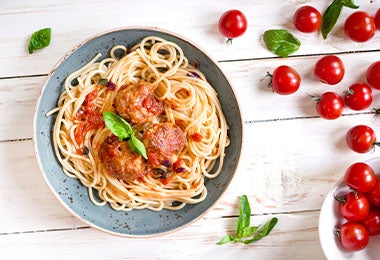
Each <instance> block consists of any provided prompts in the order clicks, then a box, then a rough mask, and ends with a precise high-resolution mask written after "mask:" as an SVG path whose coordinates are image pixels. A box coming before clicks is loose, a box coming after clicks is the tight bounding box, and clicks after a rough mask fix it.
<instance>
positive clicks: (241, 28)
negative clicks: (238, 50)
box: [218, 10, 248, 44]
mask: <svg viewBox="0 0 380 260" xmlns="http://www.w3.org/2000/svg"><path fill="white" fill-rule="evenodd" d="M218 27H219V32H220V33H221V34H222V35H223V36H224V37H226V38H228V40H227V43H229V44H231V43H232V39H233V38H236V37H239V36H241V35H243V33H244V32H245V31H246V30H247V27H248V22H247V18H246V17H245V15H244V14H243V13H242V12H241V11H239V10H228V11H226V12H224V13H223V14H222V16H221V17H220V19H219V23H218Z"/></svg>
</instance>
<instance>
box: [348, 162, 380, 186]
mask: <svg viewBox="0 0 380 260" xmlns="http://www.w3.org/2000/svg"><path fill="white" fill-rule="evenodd" d="M344 181H345V183H346V184H347V185H348V186H349V187H350V188H352V189H354V190H356V191H358V192H363V193H364V192H368V191H370V190H371V189H372V188H373V187H374V186H375V183H376V175H375V172H374V170H373V169H372V167H371V166H369V165H368V164H366V163H364V162H357V163H354V164H351V165H350V167H348V168H347V170H346V173H345V175H344Z"/></svg>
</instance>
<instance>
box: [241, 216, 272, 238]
mask: <svg viewBox="0 0 380 260" xmlns="http://www.w3.org/2000/svg"><path fill="white" fill-rule="evenodd" d="M277 222H278V219H277V218H272V219H270V220H269V221H268V222H267V223H265V224H264V225H262V226H259V228H258V229H257V231H256V233H255V234H254V236H253V238H252V239H247V240H245V241H243V243H244V244H251V243H253V242H255V241H257V240H260V239H262V238H263V237H266V236H267V235H269V233H270V232H271V231H272V229H273V228H274V226H276V224H277Z"/></svg>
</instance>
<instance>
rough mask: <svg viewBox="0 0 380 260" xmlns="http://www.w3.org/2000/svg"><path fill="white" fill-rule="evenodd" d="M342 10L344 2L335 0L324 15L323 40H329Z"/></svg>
mask: <svg viewBox="0 0 380 260" xmlns="http://www.w3.org/2000/svg"><path fill="white" fill-rule="evenodd" d="M342 9H343V2H342V0H334V1H333V2H332V3H331V4H330V5H329V7H327V9H326V11H325V12H324V13H323V16H322V26H321V33H322V37H323V39H327V35H328V34H329V33H330V32H331V30H332V29H333V28H334V26H335V24H336V22H337V21H338V18H339V16H340V13H341V12H342Z"/></svg>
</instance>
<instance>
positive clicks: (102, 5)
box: [0, 0, 380, 78]
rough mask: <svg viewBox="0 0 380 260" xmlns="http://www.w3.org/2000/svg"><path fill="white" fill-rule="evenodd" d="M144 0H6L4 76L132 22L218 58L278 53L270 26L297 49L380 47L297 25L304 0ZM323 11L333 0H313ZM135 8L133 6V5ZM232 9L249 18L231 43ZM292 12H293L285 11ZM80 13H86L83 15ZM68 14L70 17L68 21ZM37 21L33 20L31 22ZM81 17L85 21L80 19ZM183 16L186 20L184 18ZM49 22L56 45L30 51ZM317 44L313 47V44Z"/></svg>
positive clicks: (43, 65) (1, 45)
mask: <svg viewBox="0 0 380 260" xmlns="http://www.w3.org/2000/svg"><path fill="white" fill-rule="evenodd" d="M138 4H139V2H138V1H128V2H125V1H121V0H118V1H113V4H112V5H110V4H109V3H108V2H106V1H95V0H92V1H83V2H80V3H78V2H75V1H68V0H65V1H60V2H59V3H58V2H55V3H54V4H50V5H45V3H44V1H33V2H31V3H28V4H24V3H23V2H19V3H12V2H7V1H5V2H4V1H3V2H2V8H1V10H0V24H2V25H6V24H12V26H1V28H0V32H1V35H3V38H2V40H1V41H0V63H1V64H6V66H2V69H1V70H0V78H1V77H11V76H12V77H13V76H19V75H36V74H37V75H40V74H46V73H48V71H50V70H51V68H52V67H53V65H54V64H55V63H56V62H57V61H58V60H59V59H60V58H61V57H62V56H63V54H64V53H66V52H67V51H68V50H70V49H71V48H72V47H74V46H75V45H77V44H79V43H80V42H82V41H84V40H85V39H87V38H89V37H91V36H93V35H95V34H98V33H101V32H104V31H106V30H110V29H115V28H120V27H126V26H153V27H157V26H158V27H160V28H162V29H165V30H170V31H173V32H175V33H178V34H181V35H183V36H184V37H186V38H189V39H191V40H192V41H194V42H196V43H197V44H198V45H200V46H201V47H202V48H203V49H204V50H205V51H206V52H208V53H209V54H210V55H211V57H213V58H214V59H216V60H218V61H222V60H236V59H251V58H263V57H274V55H273V54H272V53H270V52H269V51H268V50H267V49H266V47H265V45H264V43H263V41H262V34H263V33H264V32H265V31H266V30H268V29H277V28H281V29H288V30H289V31H291V32H292V33H294V35H295V36H297V37H298V38H299V39H300V41H301V43H302V44H301V47H300V49H299V51H297V53H296V55H307V54H316V53H337V52H338V53H340V52H347V51H350V52H352V51H368V50H377V49H379V39H380V35H379V34H376V35H375V37H374V38H373V39H372V40H371V41H370V42H367V43H361V44H358V43H354V42H352V41H350V40H348V39H347V37H346V36H345V35H344V33H343V31H342V30H339V29H334V30H333V31H332V33H331V35H330V36H329V37H328V39H327V40H323V39H322V37H321V35H320V34H319V33H312V34H304V33H300V32H298V31H296V30H295V28H294V26H293V24H292V15H293V13H294V12H295V11H296V9H297V8H298V7H299V6H301V5H303V4H304V1H298V2H294V1H293V2H292V3H291V4H289V2H288V1H282V0H276V1H272V2H271V7H268V3H267V1H266V0H259V1H241V2H235V3H234V4H233V6H232V5H231V2H230V1H228V0H224V1H218V4H217V5H215V4H213V3H211V4H209V3H207V2H204V1H200V0H197V1H187V2H184V3H181V6H178V5H177V4H176V5H177V6H176V9H175V10H176V11H175V12H172V13H171V14H170V15H167V10H168V6H167V5H166V4H159V3H157V2H156V1H154V0H148V1H146V2H144V8H137V7H136V6H138ZM309 4H311V5H313V6H315V7H316V8H318V9H319V10H320V11H321V12H323V11H324V10H325V9H326V8H327V5H328V3H327V2H322V1H312V2H311V3H309ZM130 8H133V11H132V12H130V11H128V10H129V9H130ZM360 8H361V10H365V11H369V12H370V13H371V14H372V13H374V12H375V10H376V7H375V3H374V2H373V1H364V2H361V3H360ZM228 9H240V10H242V11H244V13H245V15H246V16H247V18H248V22H249V27H248V29H247V31H246V33H245V34H244V35H243V36H242V37H240V38H239V39H236V40H235V41H234V43H233V45H226V44H225V39H224V38H223V37H222V36H221V35H220V33H219V32H218V28H217V24H218V20H219V17H220V16H221V14H222V13H223V12H224V11H226V10H228ZM351 12H352V9H349V8H345V9H344V10H343V12H342V15H341V18H340V19H339V21H338V23H337V25H336V28H341V27H342V25H343V23H344V20H345V18H346V17H347V16H348V15H349V14H350V13H351ZM284 14H287V15H284ZM79 18H80V19H79ZM63 20H64V22H62V21H63ZM30 21H33V22H30ZM78 21H80V26H78V25H77V23H78ZM178 21H180V22H178ZM44 27H51V28H52V30H53V34H52V42H51V45H50V46H49V47H48V48H46V49H44V50H41V51H38V52H36V53H34V54H32V55H29V54H28V53H27V44H28V40H29V37H30V36H31V34H32V33H33V32H34V31H36V30H38V29H40V28H44ZM311 46H312V47H311Z"/></svg>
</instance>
